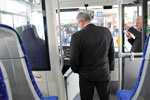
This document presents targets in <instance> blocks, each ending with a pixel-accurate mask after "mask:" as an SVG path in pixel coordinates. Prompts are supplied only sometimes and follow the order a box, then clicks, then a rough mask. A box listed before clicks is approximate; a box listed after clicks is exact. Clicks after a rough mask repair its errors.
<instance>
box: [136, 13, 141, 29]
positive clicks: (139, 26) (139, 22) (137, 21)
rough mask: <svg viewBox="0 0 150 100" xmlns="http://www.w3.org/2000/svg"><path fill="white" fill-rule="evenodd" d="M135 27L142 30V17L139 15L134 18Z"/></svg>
mask: <svg viewBox="0 0 150 100" xmlns="http://www.w3.org/2000/svg"><path fill="white" fill-rule="evenodd" d="M136 27H137V29H138V30H142V17H141V16H139V17H137V18H136Z"/></svg>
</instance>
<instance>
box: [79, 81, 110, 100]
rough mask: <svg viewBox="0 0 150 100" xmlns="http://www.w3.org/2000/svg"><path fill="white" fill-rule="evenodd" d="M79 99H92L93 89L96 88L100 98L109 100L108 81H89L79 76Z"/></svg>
mask: <svg viewBox="0 0 150 100" xmlns="http://www.w3.org/2000/svg"><path fill="white" fill-rule="evenodd" d="M79 85H80V96H81V100H93V96H94V89H95V88H96V89H97V92H98V95H99V98H100V100H109V92H110V88H109V81H90V80H86V79H83V78H79Z"/></svg>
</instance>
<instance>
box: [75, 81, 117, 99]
mask: <svg viewBox="0 0 150 100" xmlns="http://www.w3.org/2000/svg"><path fill="white" fill-rule="evenodd" d="M118 86H119V85H118V81H111V82H110V96H109V97H110V99H109V100H116V99H117V97H116V93H117V90H118ZM73 100H81V99H80V94H78V95H76V97H75V98H74V99H73ZM93 100H99V96H98V94H97V91H96V90H95V94H94V98H93Z"/></svg>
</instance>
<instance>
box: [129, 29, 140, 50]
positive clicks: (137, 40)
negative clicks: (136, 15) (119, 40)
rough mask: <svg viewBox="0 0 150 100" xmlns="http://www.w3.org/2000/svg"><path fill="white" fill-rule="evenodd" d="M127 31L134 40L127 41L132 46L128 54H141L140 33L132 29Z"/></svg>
mask: <svg viewBox="0 0 150 100" xmlns="http://www.w3.org/2000/svg"><path fill="white" fill-rule="evenodd" d="M128 31H129V32H131V33H132V34H133V35H134V36H135V39H133V38H131V39H128V42H129V43H130V44H131V45H132V48H131V51H130V52H142V47H141V45H142V40H141V34H142V32H141V31H139V30H137V29H135V28H134V27H131V28H129V30H128Z"/></svg>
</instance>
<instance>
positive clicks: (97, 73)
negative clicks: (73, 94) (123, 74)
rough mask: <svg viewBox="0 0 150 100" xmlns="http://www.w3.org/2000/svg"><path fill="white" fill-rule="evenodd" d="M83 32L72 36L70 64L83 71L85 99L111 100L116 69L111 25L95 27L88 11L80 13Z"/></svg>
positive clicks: (79, 22) (81, 92)
mask: <svg viewBox="0 0 150 100" xmlns="http://www.w3.org/2000/svg"><path fill="white" fill-rule="evenodd" d="M77 21H78V25H79V27H80V29H81V30H80V31H78V32H76V33H75V34H73V35H72V38H71V43H70V56H71V57H70V66H71V69H72V71H73V72H75V73H78V74H79V87H80V96H81V100H92V99H93V95H94V89H95V88H96V89H97V92H98V94H99V97H100V100H109V81H110V73H111V71H113V70H114V43H113V38H112V35H111V33H110V31H109V29H108V28H104V27H101V26H95V25H94V24H92V23H91V17H90V15H89V14H88V13H86V12H80V13H79V14H78V15H77Z"/></svg>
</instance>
